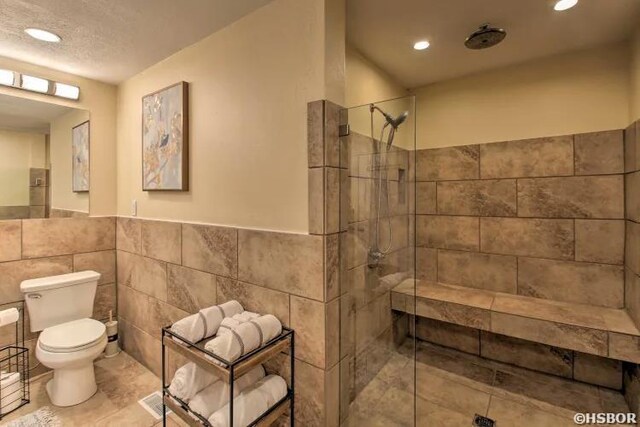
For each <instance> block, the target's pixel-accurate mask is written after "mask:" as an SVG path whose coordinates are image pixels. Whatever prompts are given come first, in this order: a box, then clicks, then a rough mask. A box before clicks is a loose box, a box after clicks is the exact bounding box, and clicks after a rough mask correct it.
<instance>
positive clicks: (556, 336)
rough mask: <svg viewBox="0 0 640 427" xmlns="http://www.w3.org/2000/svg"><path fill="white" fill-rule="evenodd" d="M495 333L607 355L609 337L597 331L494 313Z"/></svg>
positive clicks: (603, 332)
mask: <svg viewBox="0 0 640 427" xmlns="http://www.w3.org/2000/svg"><path fill="white" fill-rule="evenodd" d="M491 332H494V333H497V334H502V335H509V336H512V337H516V338H521V339H524V340H529V341H534V342H539V343H544V344H548V345H552V346H557V347H562V348H567V349H570V350H577V351H582V352H585V353H591V354H598V355H601V356H606V355H607V333H606V332H605V331H600V330H596V329H589V328H583V327H580V326H573V325H567V324H561V323H555V322H549V321H546V320H538V319H533V318H527V317H520V316H515V315H511V314H505V313H497V312H492V313H491Z"/></svg>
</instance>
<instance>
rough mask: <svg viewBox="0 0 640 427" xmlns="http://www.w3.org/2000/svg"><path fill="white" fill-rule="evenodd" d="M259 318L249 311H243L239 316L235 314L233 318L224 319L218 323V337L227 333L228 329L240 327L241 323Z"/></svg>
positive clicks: (256, 314)
mask: <svg viewBox="0 0 640 427" xmlns="http://www.w3.org/2000/svg"><path fill="white" fill-rule="evenodd" d="M258 317H260V315H259V314H258V313H252V312H250V311H243V312H242V313H240V314H236V315H235V316H233V317H225V318H224V319H222V322H220V328H218V335H220V334H224V333H227V332H229V329H235V328H237V327H238V326H240V324H241V323H245V322H249V321H251V320H254V319H257V318H258Z"/></svg>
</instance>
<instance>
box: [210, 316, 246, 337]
mask: <svg viewBox="0 0 640 427" xmlns="http://www.w3.org/2000/svg"><path fill="white" fill-rule="evenodd" d="M234 317H235V316H234ZM242 323H244V322H241V321H240V320H236V319H234V318H233V317H225V318H224V319H222V322H220V327H219V328H218V333H217V335H218V336H219V335H222V334H226V333H227V332H229V331H231V330H233V329H235V328H237V327H238V326H240V325H241V324H242Z"/></svg>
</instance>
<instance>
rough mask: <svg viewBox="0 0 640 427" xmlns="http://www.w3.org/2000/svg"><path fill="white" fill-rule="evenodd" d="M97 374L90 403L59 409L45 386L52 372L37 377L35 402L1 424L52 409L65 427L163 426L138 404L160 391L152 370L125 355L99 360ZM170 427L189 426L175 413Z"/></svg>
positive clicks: (34, 393) (34, 384)
mask: <svg viewBox="0 0 640 427" xmlns="http://www.w3.org/2000/svg"><path fill="white" fill-rule="evenodd" d="M95 372H96V381H97V382H98V392H97V393H96V394H95V395H93V397H92V398H91V399H89V400H87V401H86V402H84V403H81V404H80V405H76V406H71V407H67V408H56V407H55V406H53V405H52V404H51V402H50V401H49V397H48V396H47V392H46V390H45V385H46V383H47V381H49V379H51V376H52V375H53V374H52V373H47V374H44V375H42V376H40V377H37V378H35V379H34V380H33V381H32V383H31V402H30V403H29V404H27V405H25V406H23V407H22V408H20V409H19V410H18V411H16V412H14V413H12V414H11V415H10V416H8V417H6V418H5V419H3V420H2V422H0V425H2V424H4V423H5V422H8V421H11V420H14V419H16V418H19V417H21V416H22V415H25V414H28V413H30V412H33V411H35V410H37V409H38V408H41V407H43V406H49V408H51V409H52V410H53V412H54V413H55V414H56V415H57V416H58V417H59V418H60V420H61V421H62V425H63V426H64V427H67V426H95V427H106V426H111V427H124V426H127V427H152V426H162V420H160V421H156V420H155V419H154V418H153V417H152V416H151V415H150V414H149V413H148V412H147V411H145V410H144V409H143V408H142V407H141V406H140V405H139V404H138V400H139V399H141V398H143V397H145V396H147V395H149V394H151V393H152V392H153V391H155V390H159V388H160V379H159V378H158V377H156V376H155V375H154V374H153V373H152V372H151V371H149V370H148V369H147V368H145V367H144V366H142V365H141V364H140V363H138V362H137V361H135V360H134V359H133V358H132V357H131V356H129V355H128V354H126V353H124V352H122V353H120V354H119V355H118V356H116V357H113V358H110V359H105V358H101V359H98V360H97V361H96V368H95ZM167 425H169V426H172V427H176V426H184V425H186V424H184V423H183V422H182V421H181V420H179V419H178V418H177V417H176V416H175V415H173V414H172V415H171V416H170V418H169V421H168V422H167Z"/></svg>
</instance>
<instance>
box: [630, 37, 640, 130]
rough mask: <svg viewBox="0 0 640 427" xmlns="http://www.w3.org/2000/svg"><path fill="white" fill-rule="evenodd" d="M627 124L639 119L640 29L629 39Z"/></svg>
mask: <svg viewBox="0 0 640 427" xmlns="http://www.w3.org/2000/svg"><path fill="white" fill-rule="evenodd" d="M630 47H631V73H630V89H631V90H630V93H631V98H630V100H629V101H630V102H629V119H630V120H629V122H633V121H635V120H638V119H640V29H639V30H638V31H636V33H635V35H634V36H633V38H632V39H631V46H630Z"/></svg>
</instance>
